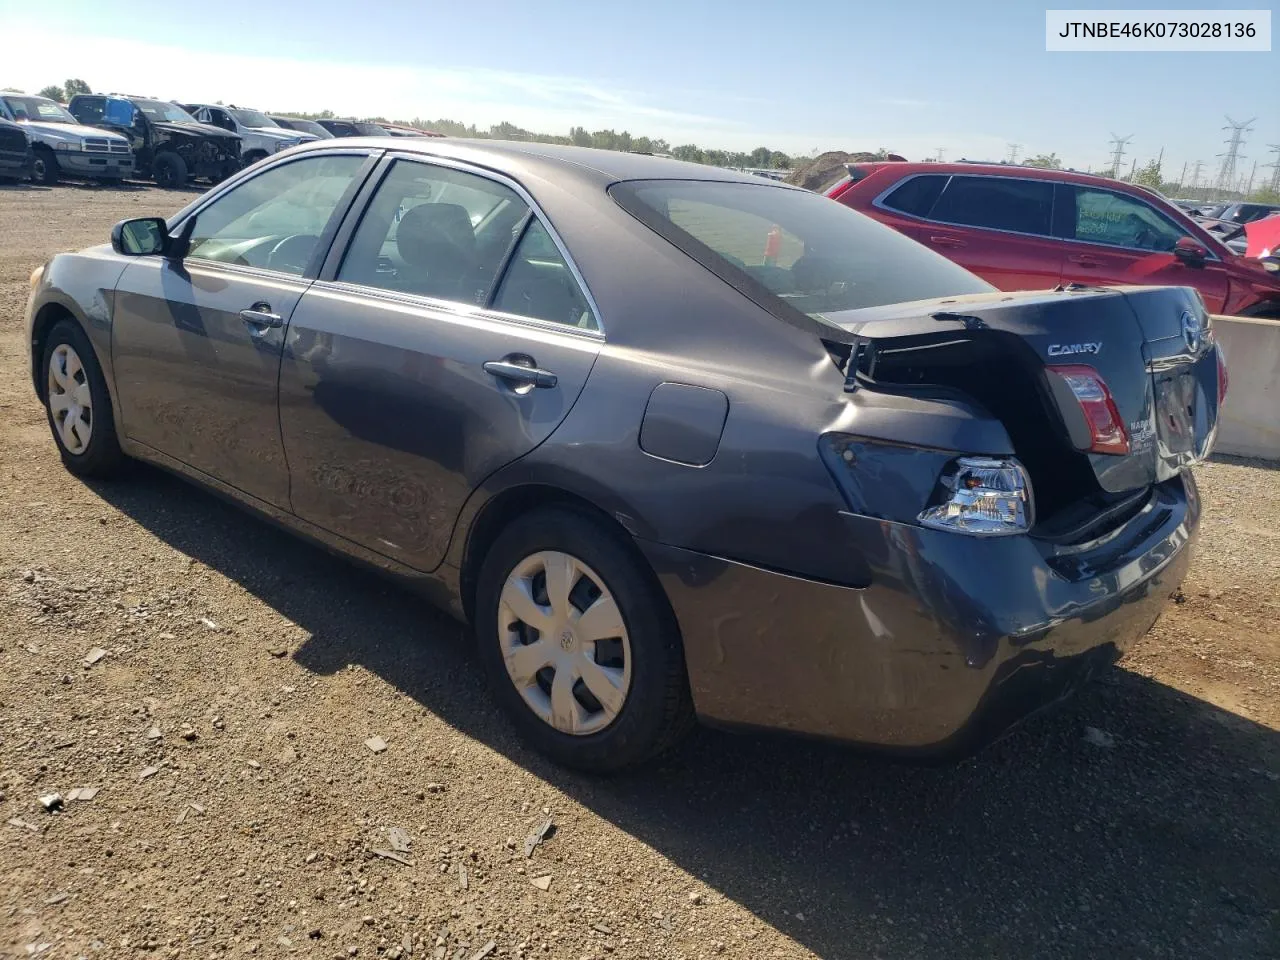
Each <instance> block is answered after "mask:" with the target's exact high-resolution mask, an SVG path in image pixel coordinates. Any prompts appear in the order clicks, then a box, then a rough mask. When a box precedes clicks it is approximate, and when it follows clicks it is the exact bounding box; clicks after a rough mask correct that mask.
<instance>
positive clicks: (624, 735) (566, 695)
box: [475, 508, 693, 773]
mask: <svg viewBox="0 0 1280 960" xmlns="http://www.w3.org/2000/svg"><path fill="white" fill-rule="evenodd" d="M628 546H629V545H628V544H626V543H625V542H624V541H623V539H622V538H621V536H620V535H618V534H615V533H614V532H613V531H612V530H610V529H609V528H608V527H606V526H605V525H604V524H603V523H601V522H599V521H597V520H595V519H593V518H591V517H589V516H587V515H586V514H584V513H580V512H578V511H575V510H570V509H565V508H552V509H545V510H540V511H536V512H534V513H531V514H528V515H526V516H524V517H522V518H520V519H519V520H517V521H516V522H515V523H514V524H512V525H511V527H509V528H508V529H507V530H505V531H504V532H503V533H502V534H501V535H500V536H499V537H498V539H497V541H496V542H495V543H494V545H493V547H492V548H491V549H490V551H489V554H488V556H487V557H486V558H485V560H484V564H483V566H482V567H481V571H480V577H479V581H478V584H477V595H476V617H475V620H476V633H477V639H478V642H479V645H480V652H481V656H482V658H483V660H484V662H485V666H486V669H487V671H488V674H489V679H490V681H491V683H492V686H493V688H494V690H495V693H496V694H497V697H498V700H499V701H500V703H501V704H502V706H503V707H504V709H505V710H506V711H507V713H508V714H509V715H510V716H511V718H512V720H513V721H514V722H515V724H516V726H517V728H518V729H519V731H520V733H521V734H522V735H523V736H524V737H525V738H526V739H527V740H529V741H530V742H531V743H532V744H533V745H534V746H535V747H536V748H537V749H539V750H541V751H542V752H543V753H545V754H547V755H548V756H550V757H552V758H553V759H554V760H557V761H558V762H560V763H563V764H565V765H566V766H570V767H577V768H579V769H584V770H590V771H594V772H598V773H604V772H610V771H614V770H619V769H622V768H624V767H628V766H633V765H635V764H638V763H642V762H644V761H645V760H648V759H650V758H652V757H654V756H656V755H658V754H660V753H663V752H665V751H666V750H668V749H669V748H671V747H672V746H674V745H675V744H676V743H677V742H678V741H679V740H680V738H681V737H682V736H683V735H684V734H685V733H686V732H687V731H688V729H689V727H690V726H691V724H692V719H693V711H692V706H691V702H690V697H689V689H688V680H687V678H686V675H685V668H684V649H683V646H682V644H681V642H680V636H679V630H678V628H677V626H676V623H675V617H674V615H673V614H672V613H671V609H670V606H669V605H668V603H667V599H666V597H665V596H664V595H663V593H662V591H661V588H660V587H659V586H658V585H657V583H656V581H654V579H653V577H652V575H651V574H650V573H649V571H647V570H646V569H645V568H644V567H643V565H642V562H641V561H640V559H639V558H638V557H636V556H635V555H634V553H633V551H632V550H630V549H628Z"/></svg>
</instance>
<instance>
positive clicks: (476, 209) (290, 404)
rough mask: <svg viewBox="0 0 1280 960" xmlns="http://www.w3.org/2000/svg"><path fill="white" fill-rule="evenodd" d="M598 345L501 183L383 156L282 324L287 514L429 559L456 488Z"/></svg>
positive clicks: (489, 462)
mask: <svg viewBox="0 0 1280 960" xmlns="http://www.w3.org/2000/svg"><path fill="white" fill-rule="evenodd" d="M356 213H357V212H356V211H353V212H352V214H351V215H350V216H351V217H352V218H354V217H355V216H356ZM339 259H340V263H339ZM601 343H602V337H601V335H600V332H599V327H598V324H597V318H596V314H595V311H594V310H593V309H592V307H591V305H590V302H589V300H588V298H587V296H586V295H585V293H584V290H583V287H582V285H581V284H580V283H579V282H578V279H577V277H576V275H575V274H574V272H573V271H572V269H571V268H570V267H569V264H568V262H567V261H566V258H565V256H564V255H563V253H562V252H561V250H560V248H559V247H558V245H557V244H556V242H555V241H554V240H553V238H552V235H551V233H550V232H549V231H548V229H547V228H546V227H545V226H544V224H543V223H542V222H541V221H540V220H539V219H538V218H537V217H536V216H534V215H533V213H532V211H531V210H530V208H529V206H528V204H526V203H525V201H524V200H523V199H522V198H521V196H520V195H519V194H518V193H517V192H516V191H515V190H514V189H512V187H511V186H509V185H507V184H505V183H502V182H499V181H498V180H496V179H493V178H491V177H490V176H487V175H484V174H481V173H479V172H472V171H464V170H459V169H454V168H452V167H445V166H437V165H434V164H429V163H425V162H421V161H418V160H413V159H409V158H402V159H398V160H395V161H394V163H392V164H391V165H390V166H389V169H388V170H387V171H386V173H385V176H384V177H383V179H382V181H381V183H380V184H379V186H378V187H377V190H376V192H375V193H374V194H373V196H372V199H371V200H370V202H369V204H368V206H367V207H366V209H365V210H364V211H363V215H362V216H361V217H360V219H359V227H358V229H356V230H355V231H354V234H353V235H352V238H351V242H350V245H349V246H348V247H347V249H346V251H345V254H343V253H342V252H341V251H338V250H335V251H334V252H333V253H332V254H331V255H330V261H329V263H327V264H326V266H325V269H324V271H323V272H322V274H321V279H320V280H319V281H317V283H316V284H315V285H314V286H312V287H311V288H310V289H309V290H308V291H307V292H306V294H304V296H303V297H302V301H301V302H300V303H299V304H298V307H297V309H296V310H295V311H294V313H293V319H292V321H291V323H290V325H289V331H288V338H287V342H286V344H285V354H284V361H283V364H282V369H281V376H280V429H281V433H282V434H283V436H284V447H285V453H286V454H287V456H288V460H289V469H290V476H291V480H292V488H291V499H292V503H293V508H294V512H295V513H297V515H298V516H300V517H302V518H303V519H305V520H308V521H311V522H312V523H315V524H316V525H318V526H320V527H322V528H325V529H327V530H329V531H332V532H333V533H336V534H338V535H339V536H342V537H345V538H346V539H348V540H351V541H353V542H355V543H358V544H360V545H362V546H364V547H367V548H368V549H371V550H374V551H377V552H378V553H381V554H383V555H385V556H389V557H391V558H393V559H395V560H398V561H400V562H401V563H404V564H406V565H408V566H411V567H414V568H417V569H420V570H432V569H434V568H435V567H436V566H437V565H438V564H439V563H440V560H441V559H442V557H443V556H444V553H445V549H446V548H447V546H448V543H449V537H450V534H451V532H452V530H453V525H454V520H455V519H456V517H457V515H458V513H459V511H460V510H461V507H462V504H463V502H464V501H465V500H466V498H467V495H468V494H469V493H470V492H471V491H472V490H473V489H474V488H475V487H476V485H477V484H479V483H480V482H481V481H482V480H483V479H484V478H485V477H487V476H489V475H490V474H491V473H493V471H495V470H497V469H498V468H499V467H501V466H503V465H504V464H506V463H509V462H510V461H512V460H514V459H516V458H518V457H520V456H522V455H524V454H525V453H528V452H529V451H530V450H532V449H533V448H534V447H536V446H537V445H538V444H540V443H541V442H542V441H543V440H545V439H546V438H547V437H548V436H549V435H550V434H551V432H552V431H553V430H555V428H556V426H557V425H558V424H559V423H560V421H561V420H562V419H564V417H565V415H566V414H567V413H568V412H569V409H570V408H571V407H572V406H573V404H574V402H575V401H576V400H577V397H578V394H579V392H580V391H581V390H582V386H583V384H584V383H585V382H586V379H587V375H588V373H589V372H590V371H591V366H592V364H593V363H594V361H595V358H596V355H597V353H598V352H599V349H600V344H601Z"/></svg>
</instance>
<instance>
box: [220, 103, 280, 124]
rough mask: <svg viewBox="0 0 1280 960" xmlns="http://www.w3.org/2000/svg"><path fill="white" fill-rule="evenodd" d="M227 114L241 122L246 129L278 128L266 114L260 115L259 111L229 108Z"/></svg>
mask: <svg viewBox="0 0 1280 960" xmlns="http://www.w3.org/2000/svg"><path fill="white" fill-rule="evenodd" d="M227 113H229V114H231V115H232V116H233V117H235V118H236V119H237V120H239V121H240V125H241V126H244V127H278V126H280V124H278V123H276V122H275V121H274V120H272V119H271V118H270V117H268V116H267V115H266V114H265V113H259V112H258V111H257V110H245V109H242V108H240V107H234V108H233V107H228V108H227Z"/></svg>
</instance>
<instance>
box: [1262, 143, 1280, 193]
mask: <svg viewBox="0 0 1280 960" xmlns="http://www.w3.org/2000/svg"><path fill="white" fill-rule="evenodd" d="M1267 149H1268V150H1270V151H1271V152H1272V153H1274V154H1275V155H1276V159H1275V162H1274V163H1269V164H1267V165H1266V166H1265V167H1263V169H1264V170H1270V171H1271V182H1270V183H1269V184H1267V189H1268V190H1270V191H1271V192H1272V193H1280V143H1268V144H1267Z"/></svg>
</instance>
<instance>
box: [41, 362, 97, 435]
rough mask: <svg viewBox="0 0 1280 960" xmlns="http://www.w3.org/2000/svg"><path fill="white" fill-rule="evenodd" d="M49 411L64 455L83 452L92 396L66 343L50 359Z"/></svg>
mask: <svg viewBox="0 0 1280 960" xmlns="http://www.w3.org/2000/svg"><path fill="white" fill-rule="evenodd" d="M49 412H50V414H52V416H53V423H54V429H56V430H57V432H58V439H59V440H61V441H62V446H63V447H64V448H65V449H66V451H67V453H74V454H80V453H84V452H85V450H86V449H87V448H88V446H89V440H90V439H91V438H92V436H93V396H92V395H91V393H90V391H89V376H88V374H87V373H86V372H85V369H84V364H83V363H81V362H80V355H79V354H78V353H76V351H75V348H74V347H72V346H71V345H70V344H67V343H63V344H59V345H58V346H57V347H55V348H54V351H53V353H52V354H51V355H50V356H49Z"/></svg>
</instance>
